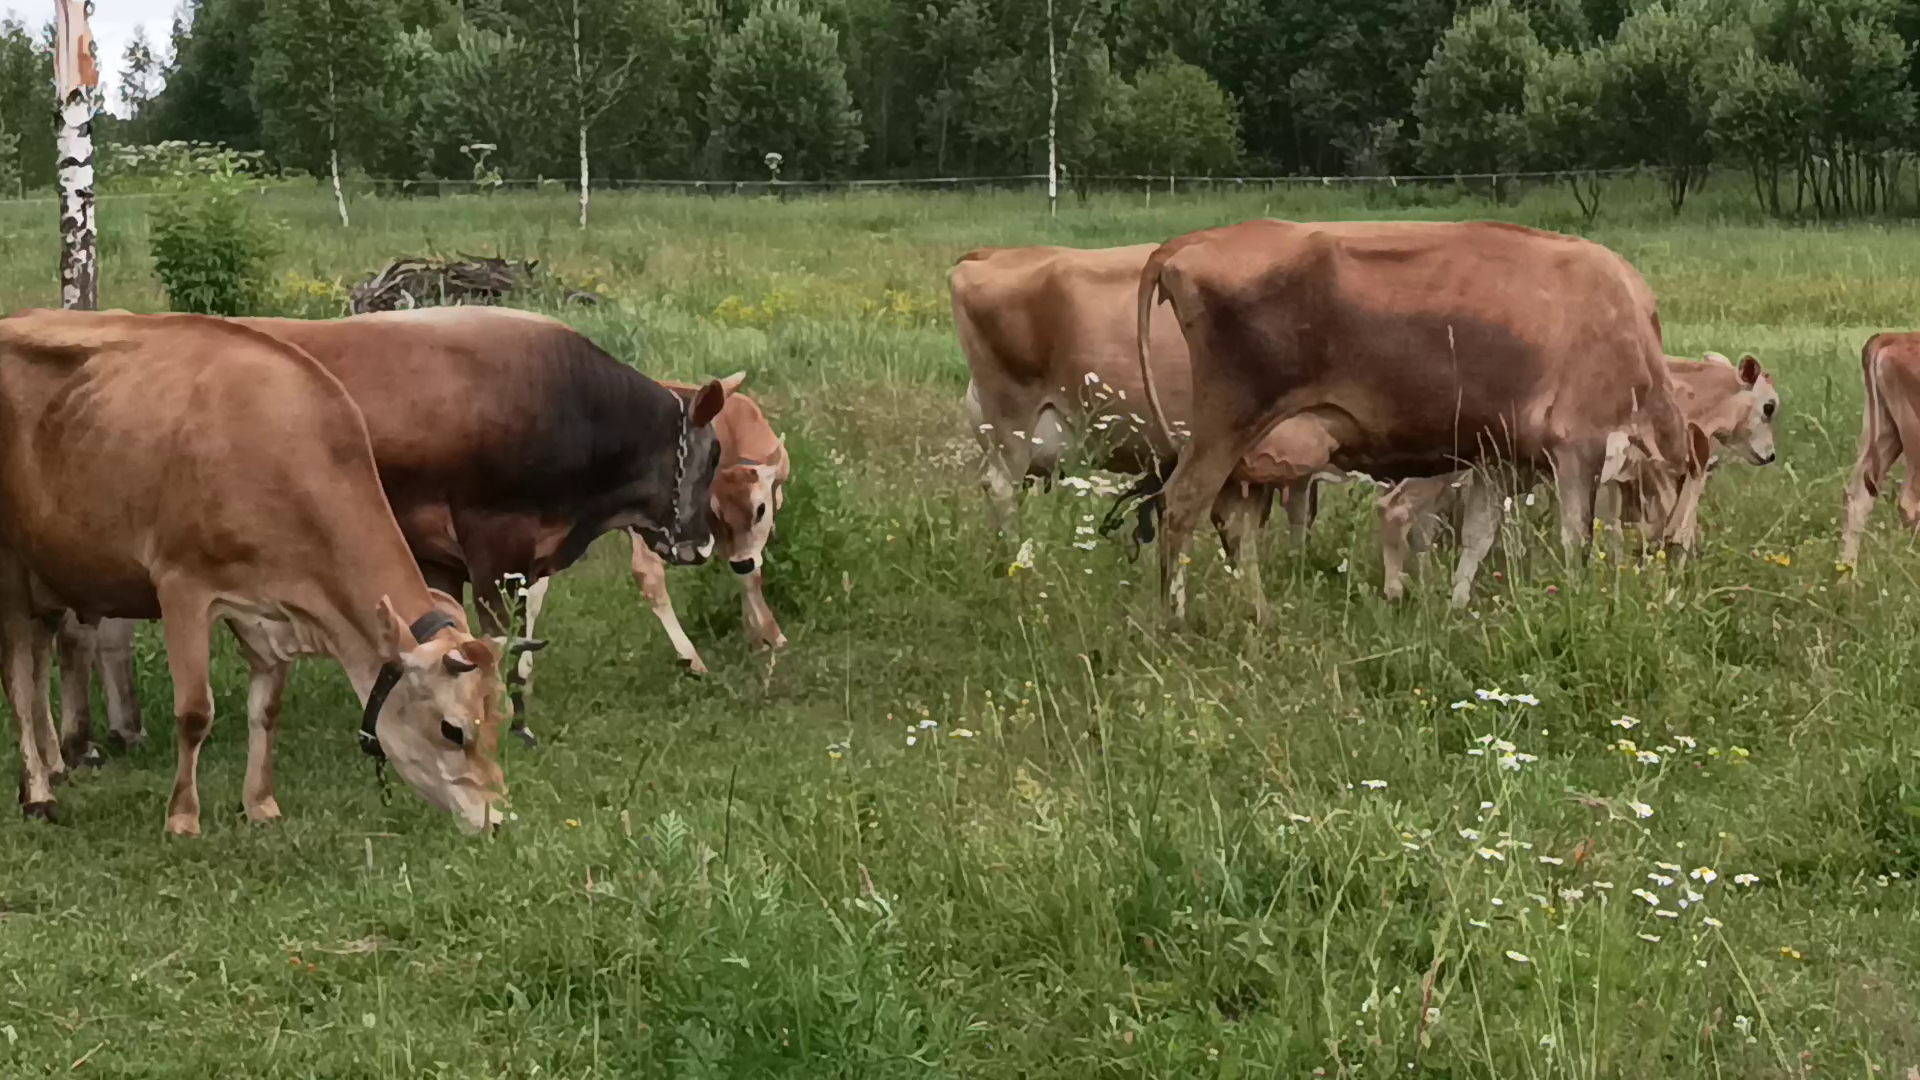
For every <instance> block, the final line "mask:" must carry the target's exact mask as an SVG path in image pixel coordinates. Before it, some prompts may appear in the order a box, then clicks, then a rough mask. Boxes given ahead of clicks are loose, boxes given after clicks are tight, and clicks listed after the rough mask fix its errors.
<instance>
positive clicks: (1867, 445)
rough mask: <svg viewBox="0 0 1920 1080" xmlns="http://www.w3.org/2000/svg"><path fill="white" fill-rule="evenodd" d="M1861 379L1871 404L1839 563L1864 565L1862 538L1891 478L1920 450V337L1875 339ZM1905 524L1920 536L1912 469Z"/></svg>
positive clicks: (1903, 489)
mask: <svg viewBox="0 0 1920 1080" xmlns="http://www.w3.org/2000/svg"><path fill="white" fill-rule="evenodd" d="M1860 377H1861V381H1863V382H1864V383H1865V384H1866V391H1867V400H1866V407H1865V409H1864V410H1863V415H1862V416H1861V418H1860V448H1859V453H1858V456H1857V457H1856V459H1855V460H1854V463H1853V474H1852V475H1851V476H1849V477H1848V478H1847V502H1846V515H1845V519H1844V521H1843V523H1842V524H1841V527H1840V564H1841V565H1842V566H1846V567H1853V566H1857V565H1859V562H1860V536H1861V534H1862V533H1864V532H1866V529H1867V518H1868V516H1869V515H1871V514H1872V513H1873V503H1874V500H1875V499H1878V498H1879V497H1880V493H1881V492H1882V491H1884V490H1886V486H1887V474H1888V472H1889V471H1891V470H1892V469H1893V466H1894V463H1895V462H1897V461H1899V460H1900V458H1901V457H1902V456H1903V455H1911V454H1912V453H1914V452H1915V451H1916V450H1920V334H1911V333H1908V334H1875V335H1873V336H1872V337H1870V338H1868V339H1867V343H1866V345H1865V346H1864V347H1863V348H1862V349H1861V350H1860ZM1899 507H1900V523H1901V524H1902V525H1904V526H1905V527H1906V528H1907V530H1908V531H1909V532H1911V533H1914V534H1916V535H1920V484H1915V483H1914V482H1913V465H1912V463H1911V462H1909V463H1908V465H1907V480H1906V482H1905V483H1904V484H1902V485H1901V486H1900V501H1899Z"/></svg>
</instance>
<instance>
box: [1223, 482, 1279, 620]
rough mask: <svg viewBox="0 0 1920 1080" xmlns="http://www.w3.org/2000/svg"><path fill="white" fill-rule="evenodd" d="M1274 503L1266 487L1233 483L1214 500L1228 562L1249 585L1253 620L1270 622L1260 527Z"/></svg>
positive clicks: (1270, 490) (1271, 493) (1229, 483)
mask: <svg viewBox="0 0 1920 1080" xmlns="http://www.w3.org/2000/svg"><path fill="white" fill-rule="evenodd" d="M1272 501H1273V489H1272V488H1269V487H1267V486H1266V485H1264V484H1246V483H1241V482H1239V481H1229V482H1228V483H1227V486H1226V487H1224V488H1222V489H1221V490H1220V494H1219V495H1218V496H1217V497H1215V499H1214V501H1213V527H1214V528H1216V529H1218V530H1219V531H1220V546H1221V547H1222V548H1224V549H1225V550H1226V553H1227V559H1228V561H1229V562H1231V563H1232V564H1233V567H1234V569H1235V570H1238V571H1239V572H1240V574H1241V576H1242V577H1243V578H1244V579H1245V581H1246V584H1247V595H1248V596H1249V597H1250V598H1251V599H1252V600H1253V617H1254V619H1255V621H1257V622H1265V621H1266V619H1267V594H1266V591H1265V590H1264V589H1262V588H1261V585H1260V543H1259V538H1260V525H1261V521H1262V519H1263V518H1264V517H1265V516H1266V515H1265V513H1264V511H1265V509H1266V507H1267V506H1268V505H1270V504H1271V503H1272Z"/></svg>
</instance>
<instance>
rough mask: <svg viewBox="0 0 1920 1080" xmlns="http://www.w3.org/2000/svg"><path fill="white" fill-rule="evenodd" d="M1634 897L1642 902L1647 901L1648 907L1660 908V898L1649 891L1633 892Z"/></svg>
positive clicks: (1637, 890)
mask: <svg viewBox="0 0 1920 1080" xmlns="http://www.w3.org/2000/svg"><path fill="white" fill-rule="evenodd" d="M1633 895H1635V896H1637V897H1639V898H1640V899H1642V900H1645V901H1646V902H1647V906H1648V907H1659V906H1660V898H1659V897H1658V896H1655V895H1653V893H1651V892H1649V891H1647V890H1646V889H1635V890H1633Z"/></svg>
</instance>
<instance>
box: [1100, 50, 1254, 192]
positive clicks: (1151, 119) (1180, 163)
mask: <svg viewBox="0 0 1920 1080" xmlns="http://www.w3.org/2000/svg"><path fill="white" fill-rule="evenodd" d="M1126 146H1127V152H1128V153H1129V155H1131V156H1132V158H1133V159H1134V160H1135V161H1137V162H1139V163H1140V165H1142V166H1143V167H1145V168H1146V170H1147V171H1148V172H1149V173H1153V174H1158V173H1160V172H1162V171H1164V172H1165V173H1166V174H1167V176H1168V177H1169V178H1171V177H1173V176H1177V175H1179V174H1181V173H1187V174H1189V175H1194V174H1201V173H1212V172H1214V171H1215V170H1223V169H1228V168H1231V167H1232V166H1233V165H1234V163H1235V162H1236V161H1238V160H1239V158H1240V114H1239V111H1238V109H1237V107H1236V106H1235V105H1234V101H1233V99H1232V98H1231V97H1229V96H1227V93H1226V91H1224V90H1222V89H1220V84H1219V83H1216V82H1214V81H1213V79H1212V77H1211V76H1209V75H1208V74H1207V73H1206V72H1204V71H1202V70H1200V69H1199V68H1197V67H1195V66H1193V65H1192V64H1188V63H1184V62H1182V61H1179V60H1175V59H1173V58H1171V57H1167V58H1163V59H1162V60H1161V61H1160V62H1158V63H1156V64H1155V65H1154V66H1152V67H1151V68H1148V69H1147V70H1146V71H1144V72H1141V73H1140V77H1139V78H1138V79H1136V80H1135V81H1134V86H1133V100H1132V107H1131V115H1130V117H1129V119H1128V134H1127V138H1126Z"/></svg>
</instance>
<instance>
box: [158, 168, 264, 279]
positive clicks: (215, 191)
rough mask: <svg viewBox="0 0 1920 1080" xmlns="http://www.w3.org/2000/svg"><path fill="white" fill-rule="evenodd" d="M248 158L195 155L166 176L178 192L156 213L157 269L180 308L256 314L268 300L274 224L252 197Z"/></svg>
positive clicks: (161, 205)
mask: <svg viewBox="0 0 1920 1080" xmlns="http://www.w3.org/2000/svg"><path fill="white" fill-rule="evenodd" d="M245 167H246V161H245V160H244V159H242V158H241V157H240V156H239V155H237V154H234V153H232V152H230V151H227V152H220V153H215V154H212V155H204V156H196V157H194V158H192V159H190V160H188V161H187V162H186V163H185V164H182V165H179V166H177V167H176V168H175V169H174V171H173V172H172V174H171V175H170V176H168V177H167V178H166V182H165V185H166V187H168V188H170V189H172V190H173V191H174V192H175V194H174V195H172V196H171V197H168V198H165V199H163V200H162V201H161V202H160V204H159V205H158V206H157V207H155V208H154V212H153V239H152V241H151V246H152V250H153V271H154V273H155V274H156V275H158V276H159V278H160V285H161V287H162V288H164V289H165V290H166V292H167V304H168V306H169V307H171V308H172V309H173V310H175V311H187V312H193V313H195V314H200V315H250V314H254V313H256V312H258V311H260V310H262V308H263V307H264V306H265V304H266V301H267V298H268V296H269V293H270V291H271V289H272V282H271V281H270V279H269V278H268V276H267V260H269V259H271V258H272V257H273V255H274V251H275V249H276V247H277V243H276V241H277V239H278V237H277V235H276V234H277V231H278V230H277V228H276V226H275V224H274V223H273V222H271V221H269V220H267V219H265V218H263V217H261V216H259V215H258V214H256V213H255V212H254V211H253V209H252V208H251V207H250V206H249V205H248V204H247V202H246V198H245V194H244V192H243V186H244V181H243V172H244V169H245Z"/></svg>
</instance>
